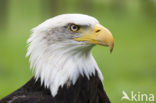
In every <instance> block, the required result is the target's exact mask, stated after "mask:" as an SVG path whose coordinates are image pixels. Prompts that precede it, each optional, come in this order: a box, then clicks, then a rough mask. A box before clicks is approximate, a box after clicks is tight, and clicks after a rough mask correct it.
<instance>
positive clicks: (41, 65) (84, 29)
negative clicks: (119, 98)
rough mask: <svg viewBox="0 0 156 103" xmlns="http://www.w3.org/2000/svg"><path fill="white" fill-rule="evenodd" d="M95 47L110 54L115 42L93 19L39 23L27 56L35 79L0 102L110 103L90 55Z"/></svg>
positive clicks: (59, 18)
mask: <svg viewBox="0 0 156 103" xmlns="http://www.w3.org/2000/svg"><path fill="white" fill-rule="evenodd" d="M96 44H98V45H102V46H108V47H110V51H112V50H113V46H114V40H113V37H112V34H111V32H110V31H109V30H108V29H106V28H105V27H103V26H102V25H100V23H99V21H98V20H97V19H95V18H94V17H91V16H88V15H84V14H62V15H59V16H56V17H53V18H51V19H48V20H46V21H45V22H43V23H41V24H40V25H38V26H37V27H35V28H34V29H33V32H32V35H31V36H30V38H29V39H28V45H29V46H28V52H27V54H26V56H29V57H30V58H29V61H30V67H31V68H32V71H33V72H34V77H33V78H32V79H31V80H30V81H28V82H27V83H26V84H25V85H24V86H23V87H21V88H19V89H18V90H16V91H15V92H13V93H12V94H10V95H8V96H7V97H5V98H3V99H2V100H1V101H0V103H110V101H109V99H108V97H107V95H106V92H105V90H104V86H103V83H102V81H103V76H102V73H101V71H100V69H99V67H98V65H97V63H96V61H95V59H94V57H93V56H92V53H91V49H92V48H93V47H94V46H95V45H96Z"/></svg>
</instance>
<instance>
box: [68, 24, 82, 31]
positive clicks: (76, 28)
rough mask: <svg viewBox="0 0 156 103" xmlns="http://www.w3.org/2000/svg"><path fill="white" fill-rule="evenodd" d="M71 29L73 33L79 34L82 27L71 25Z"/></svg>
mask: <svg viewBox="0 0 156 103" xmlns="http://www.w3.org/2000/svg"><path fill="white" fill-rule="evenodd" d="M69 29H70V30H71V31H73V32H77V31H78V30H79V29H80V27H79V26H78V25H75V24H71V25H70V27H69Z"/></svg>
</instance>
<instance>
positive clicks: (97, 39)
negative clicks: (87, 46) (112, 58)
mask: <svg viewBox="0 0 156 103" xmlns="http://www.w3.org/2000/svg"><path fill="white" fill-rule="evenodd" d="M74 40H76V41H87V42H89V43H91V44H98V45H102V46H108V47H109V48H110V52H112V50H113V47H114V39H113V36H112V34H111V32H110V31H109V30H108V29H107V28H105V27H103V26H102V25H100V24H96V25H95V26H94V31H89V32H86V33H84V34H82V36H81V37H78V38H74Z"/></svg>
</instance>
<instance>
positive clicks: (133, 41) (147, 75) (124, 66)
mask: <svg viewBox="0 0 156 103" xmlns="http://www.w3.org/2000/svg"><path fill="white" fill-rule="evenodd" d="M62 13H83V14H88V15H91V16H94V17H95V18H97V19H98V20H99V21H100V22H101V24H102V25H104V26H105V27H107V28H108V29H109V30H110V31H111V32H112V33H113V35H114V39H115V48H114V51H113V53H112V54H110V53H109V49H108V48H104V47H100V46H96V47H95V48H94V49H93V55H94V56H95V58H96V60H97V63H98V65H99V67H100V68H101V70H102V73H103V75H104V86H105V90H106V92H107V94H108V96H109V98H110V100H111V101H112V103H120V102H121V97H122V91H123V90H125V91H126V92H127V93H130V91H132V90H133V91H134V92H136V93H137V92H138V91H140V92H141V93H153V94H155V95H156V0H0V98H3V97H4V96H6V95H8V94H9V93H11V92H13V91H14V90H16V89H17V88H19V87H21V86H22V85H23V84H24V83H26V82H27V81H28V80H29V79H30V78H31V77H32V73H31V71H30V69H29V62H28V58H25V54H26V52H27V50H26V49H27V46H26V40H27V39H28V37H29V35H30V34H31V31H30V30H31V29H32V28H33V27H35V26H37V25H38V24H40V23H41V22H43V21H44V20H46V19H48V18H51V17H53V16H55V15H59V14H62Z"/></svg>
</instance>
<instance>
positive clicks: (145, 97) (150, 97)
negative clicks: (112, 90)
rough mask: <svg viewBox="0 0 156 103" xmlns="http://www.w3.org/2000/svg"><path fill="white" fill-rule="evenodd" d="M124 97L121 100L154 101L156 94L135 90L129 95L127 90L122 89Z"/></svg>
mask: <svg viewBox="0 0 156 103" xmlns="http://www.w3.org/2000/svg"><path fill="white" fill-rule="evenodd" d="M122 95H123V96H122V98H121V101H125V100H127V101H134V102H145V101H146V102H153V101H154V94H152V93H148V94H147V93H141V92H134V91H131V93H130V95H128V94H127V93H126V92H125V91H122Z"/></svg>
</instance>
